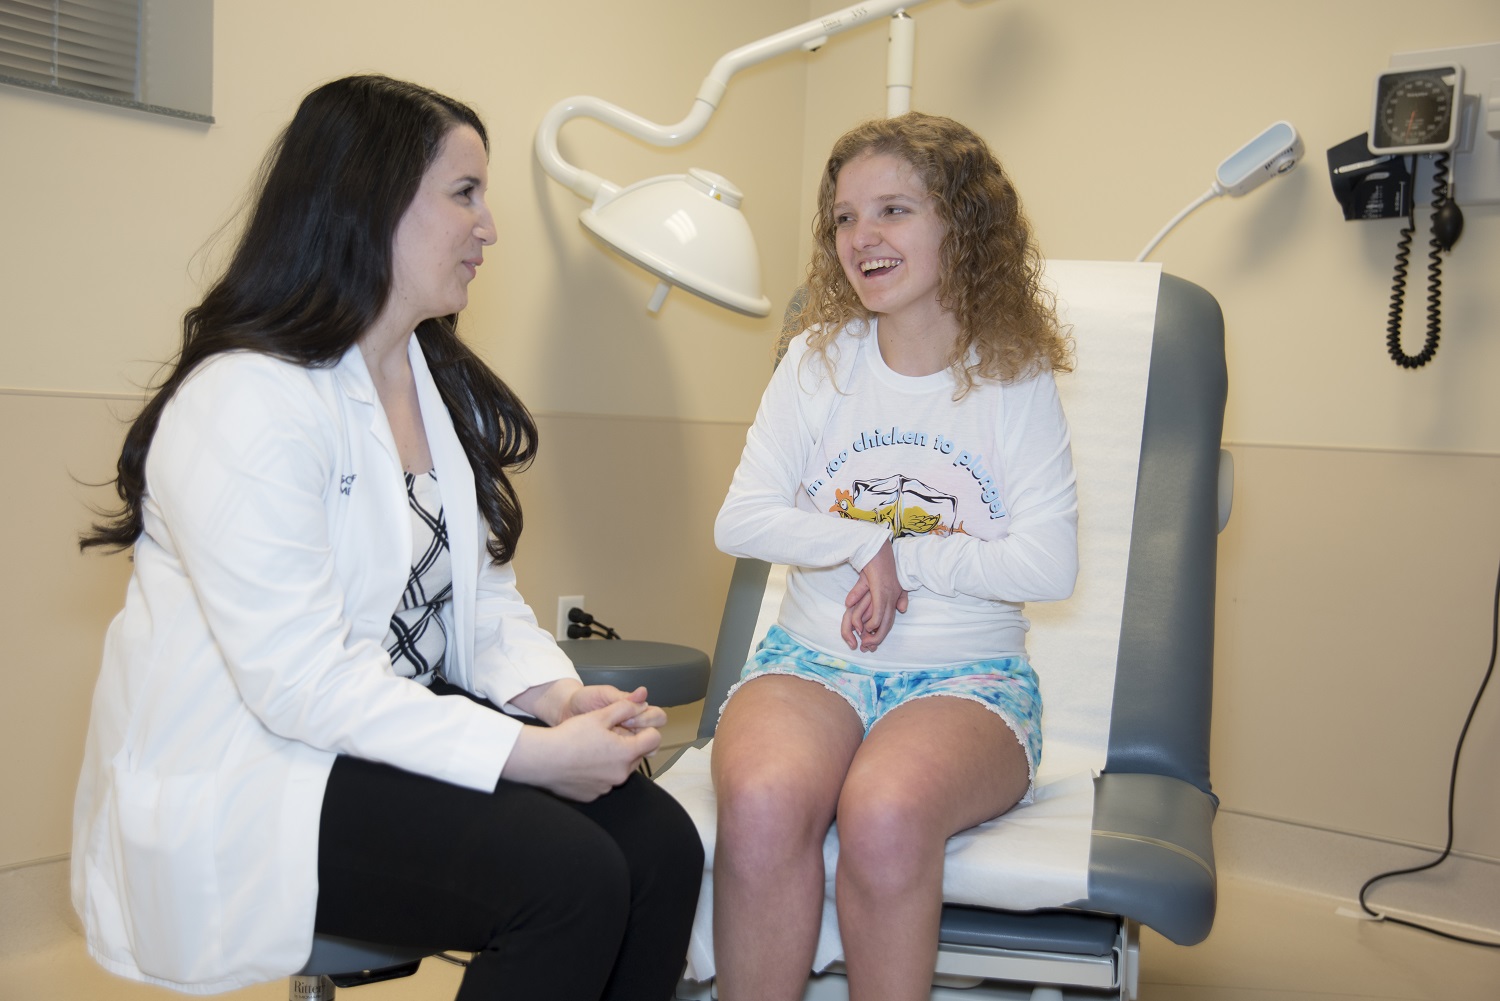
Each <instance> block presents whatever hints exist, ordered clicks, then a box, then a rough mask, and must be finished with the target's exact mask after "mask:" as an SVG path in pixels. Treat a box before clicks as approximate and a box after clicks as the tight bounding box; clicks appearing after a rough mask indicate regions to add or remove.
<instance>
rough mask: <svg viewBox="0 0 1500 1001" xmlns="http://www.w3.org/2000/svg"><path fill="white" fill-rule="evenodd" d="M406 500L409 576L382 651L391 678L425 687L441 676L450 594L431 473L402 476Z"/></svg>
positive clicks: (444, 535)
mask: <svg viewBox="0 0 1500 1001" xmlns="http://www.w3.org/2000/svg"><path fill="white" fill-rule="evenodd" d="M406 496H407V499H408V501H409V502H410V504H411V527H412V532H411V549H412V560H411V576H410V577H408V578H407V581H406V590H405V591H404V592H403V593H402V595H401V607H400V608H398V609H396V614H395V615H393V616H391V629H390V632H388V633H386V636H385V648H386V650H387V651H388V652H389V653H390V655H391V666H392V667H393V668H395V669H396V673H397V674H399V675H401V676H402V677H404V678H411V679H412V680H414V681H416V682H418V683H419V684H423V685H428V684H431V683H432V679H433V678H434V677H438V676H440V675H441V674H442V669H443V651H444V649H446V647H447V645H448V631H447V627H446V626H445V625H444V624H443V616H442V612H443V606H444V605H445V604H446V603H447V602H448V599H449V597H450V596H451V595H452V594H453V561H452V558H451V556H450V554H449V552H448V526H447V524H446V523H445V522H444V521H443V499H442V495H441V494H439V493H438V483H437V472H436V471H435V470H434V471H433V472H429V473H422V474H421V475H419V476H413V475H412V474H411V473H407V474H406Z"/></svg>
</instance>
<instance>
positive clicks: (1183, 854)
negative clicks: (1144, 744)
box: [1072, 772, 1218, 945]
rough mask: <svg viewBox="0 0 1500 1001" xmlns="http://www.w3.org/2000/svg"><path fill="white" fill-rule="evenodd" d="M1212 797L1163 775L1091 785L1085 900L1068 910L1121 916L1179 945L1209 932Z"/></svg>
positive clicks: (1106, 778)
mask: <svg viewBox="0 0 1500 1001" xmlns="http://www.w3.org/2000/svg"><path fill="white" fill-rule="evenodd" d="M1215 806H1216V804H1215V802H1214V798H1213V797H1212V796H1210V795H1208V794H1206V793H1204V792H1203V791H1202V790H1200V789H1198V788H1197V787H1196V786H1193V785H1192V784H1191V783H1188V782H1183V781H1182V780H1180V779H1174V778H1168V777H1166V776H1164V775H1141V774H1130V773H1123V772H1106V773H1105V774H1103V775H1100V776H1099V777H1098V778H1097V779H1095V780H1094V832H1093V840H1092V843H1091V845H1090V851H1089V895H1088V897H1087V898H1086V899H1084V900H1080V901H1075V902H1074V903H1073V905H1072V906H1074V907H1081V908H1085V909H1087V910H1093V911H1106V912H1110V913H1114V914H1122V915H1124V916H1125V917H1128V918H1131V919H1133V920H1135V921H1139V922H1140V923H1141V924H1143V925H1146V926H1147V927H1149V928H1153V929H1155V930H1156V931H1158V932H1160V933H1161V934H1162V935H1164V936H1166V937H1167V938H1169V939H1171V940H1172V941H1173V942H1176V943H1177V944H1178V945H1195V944H1197V943H1198V942H1201V941H1203V939H1204V938H1206V937H1207V936H1208V932H1209V929H1210V928H1212V927H1213V922H1214V910H1215V907H1216V905H1217V901H1218V891H1217V882H1216V876H1215V868H1214V846H1213V836H1212V826H1213V819H1214V812H1215Z"/></svg>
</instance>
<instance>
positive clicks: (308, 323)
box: [79, 76, 537, 563]
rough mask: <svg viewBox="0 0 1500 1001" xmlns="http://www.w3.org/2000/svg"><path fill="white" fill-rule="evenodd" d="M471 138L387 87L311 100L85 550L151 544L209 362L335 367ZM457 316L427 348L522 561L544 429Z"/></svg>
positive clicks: (490, 513) (455, 110)
mask: <svg viewBox="0 0 1500 1001" xmlns="http://www.w3.org/2000/svg"><path fill="white" fill-rule="evenodd" d="M462 126H467V127H468V128H471V129H473V130H474V131H475V132H477V133H478V134H479V137H480V139H481V140H482V141H483V142H484V146H485V149H486V150H488V149H489V138H488V136H487V134H486V132H485V129H484V123H483V122H481V121H480V120H479V116H478V115H476V114H475V113H474V111H473V110H472V109H470V108H468V107H467V106H465V105H463V104H460V103H459V102H457V101H455V100H453V99H451V98H448V97H444V96H443V95H442V94H438V93H436V92H434V91H431V90H428V89H426V88H425V87H419V86H417V85H415V84H411V83H405V82H403V81H400V80H392V79H390V78H388V77H383V76H354V77H346V78H344V79H342V80H335V81H334V82H332V83H328V84H325V85H323V86H322V87H319V88H318V89H317V90H314V91H313V92H312V93H311V94H308V95H307V97H305V98H304V99H303V100H302V104H301V106H300V107H298V109H297V114H296V115H295V116H294V117H293V118H292V121H291V124H289V125H288V126H287V127H286V129H285V130H284V131H283V132H282V133H281V136H280V137H279V138H278V139H277V140H276V142H275V143H274V144H273V145H272V147H271V149H270V151H269V152H268V153H267V154H266V158H265V161H264V163H263V164H262V166H261V172H260V179H259V183H258V193H257V195H256V197H255V198H254V200H253V204H252V207H251V209H250V212H249V217H248V219H247V221H246V224H245V231H244V234H243V235H242V236H241V237H240V240H239V243H238V245H237V247H236V248H235V251H234V254H233V256H232V258H231V259H230V262H229V266H228V267H227V268H226V269H225V270H224V273H223V275H222V276H221V277H220V278H219V279H218V281H216V282H215V283H214V285H213V287H212V288H210V289H209V291H208V294H207V295H206V296H205V297H204V299H203V301H202V302H201V303H200V304H199V305H197V306H195V307H194V308H192V309H190V310H188V311H187V313H186V315H185V316H184V317H183V321H182V348H181V350H180V351H179V352H178V355H177V358H176V361H175V362H174V363H173V364H172V365H170V366H168V368H167V370H166V377H165V378H164V379H163V380H162V381H161V382H160V383H159V384H158V385H157V386H156V388H155V391H154V392H153V393H152V395H151V397H150V399H149V400H147V402H146V405H145V407H144V408H143V409H142V410H141V412H140V414H138V415H137V416H136V418H135V421H134V422H133V423H132V424H131V426H130V430H129V432H127V434H126V436H125V445H124V448H123V449H122V450H121V452H120V460H119V462H118V463H117V464H116V478H115V492H116V493H117V494H118V495H119V497H120V500H121V502H122V506H121V508H120V509H119V510H118V511H116V512H106V513H105V518H106V520H104V521H101V522H100V523H98V524H95V525H94V526H93V527H92V530H91V531H89V532H87V533H85V534H84V535H82V536H81V538H80V540H79V545H80V547H81V548H87V547H90V546H101V547H105V548H109V549H113V550H120V549H128V548H129V547H131V546H132V545H134V544H135V541H136V540H137V539H138V538H139V537H140V534H141V531H142V528H143V522H142V517H141V503H142V500H143V497H144V495H145V488H146V475H145V474H146V455H147V453H148V452H149V451H150V449H151V440H152V438H153V437H154V436H155V434H156V427H157V423H158V422H159V421H160V419H161V414H162V410H163V409H164V408H165V406H166V405H167V402H168V401H169V400H171V398H172V395H173V394H174V393H176V391H177V389H178V388H179V387H180V386H181V385H182V383H183V382H184V381H185V380H186V379H187V377H188V376H189V375H190V374H191V373H192V372H193V371H194V369H196V368H197V367H198V366H199V365H201V364H202V363H203V362H204V361H205V360H207V359H209V358H211V357H213V356H214V355H217V354H222V353H224V352H226V351H255V352H259V353H261V354H266V355H271V356H274V357H276V358H281V359H283V360H285V361H290V362H295V363H297V364H299V365H305V366H309V367H313V366H330V365H333V364H335V363H337V362H338V361H339V359H340V358H342V357H343V356H344V354H345V352H347V351H348V350H349V348H350V347H352V346H353V345H354V344H355V342H356V341H358V340H359V338H360V336H361V335H362V334H363V333H364V332H365V331H366V330H367V329H368V328H369V327H370V325H371V324H372V323H373V322H374V320H375V317H376V316H377V314H379V312H380V310H381V308H382V307H383V306H384V305H385V302H386V299H387V298H388V297H389V294H390V290H391V275H392V247H393V242H394V238H395V232H396V224H397V223H398V222H399V221H400V219H401V216H402V215H403V214H404V213H405V211H406V209H407V207H408V206H409V205H410V204H411V202H412V199H413V198H414V197H415V196H416V192H417V188H418V186H419V185H420V183H421V181H422V176H423V174H425V173H426V172H427V168H428V167H429V166H431V164H432V162H433V161H434V160H435V159H436V158H437V155H438V151H439V149H440V147H441V146H442V142H443V139H444V138H445V137H446V136H447V134H448V133H449V132H450V131H452V130H453V129H454V128H458V127H462ZM456 322H457V317H456V316H444V317H438V318H436V319H430V320H425V321H423V322H422V323H421V324H419V325H418V327H417V330H416V335H417V339H418V341H419V342H420V343H421V345H422V350H423V353H424V355H425V356H426V358H427V361H428V365H429V367H430V368H431V370H432V377H433V380H434V381H435V382H436V383H437V387H438V391H439V392H440V394H441V395H442V398H443V402H444V403H445V404H447V407H448V412H449V414H450V415H451V417H452V419H453V426H454V429H455V430H456V431H457V433H458V438H459V441H460V442H461V443H462V444H463V448H464V452H465V453H466V454H467V455H468V459H469V464H470V466H472V467H473V469H474V479H475V487H476V489H477V493H478V498H479V509H480V513H481V514H483V515H484V518H485V520H486V521H487V522H488V523H489V527H490V532H491V538H490V541H489V545H488V549H489V553H490V555H491V556H492V557H493V558H494V559H495V560H496V561H497V562H502V563H503V562H506V561H507V560H509V559H511V558H512V557H513V556H514V555H515V549H516V543H517V541H518V540H519V538H520V535H521V506H520V502H519V500H518V499H517V497H516V492H515V489H514V488H513V487H512V486H511V483H510V480H509V478H508V477H507V475H506V473H507V471H508V470H517V469H523V468H525V466H526V465H527V464H528V463H530V462H531V460H532V458H533V457H534V456H535V454H536V441H537V434H536V424H535V423H534V422H533V421H532V419H531V414H530V413H528V412H527V410H526V407H525V406H524V405H523V404H522V403H521V401H520V400H519V399H518V398H517V397H516V395H515V394H514V393H512V392H511V391H510V389H509V388H508V387H507V386H506V385H505V384H504V383H503V382H501V381H500V379H499V378H498V377H497V376H496V375H495V374H494V373H493V372H492V371H490V369H489V368H488V366H486V365H485V364H484V363H483V362H482V361H480V360H479V358H478V357H477V356H476V355H475V354H474V352H473V351H471V350H470V349H469V348H468V347H467V346H466V345H464V344H463V342H461V341H460V340H459V339H458V337H457V335H456V333H455V327H456Z"/></svg>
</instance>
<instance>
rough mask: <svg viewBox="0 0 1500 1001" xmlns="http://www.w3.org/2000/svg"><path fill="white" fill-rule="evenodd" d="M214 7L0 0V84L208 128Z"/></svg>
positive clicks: (202, 3) (111, 0)
mask: <svg viewBox="0 0 1500 1001" xmlns="http://www.w3.org/2000/svg"><path fill="white" fill-rule="evenodd" d="M212 47H213V3H212V0H0V83H7V84H13V85H16V86H21V87H28V88H31V89H35V90H43V91H49V92H52V93H56V94H62V95H65V96H68V97H79V98H84V99H86V100H93V101H102V102H105V103H108V104H115V105H120V106H124V107H131V108H137V109H140V110H144V111H153V112H159V113H162V114H167V115H173V116H176V117H182V118H191V119H195V120H198V121H213V119H212V117H211V116H210V114H209V112H210V111H211V96H212Z"/></svg>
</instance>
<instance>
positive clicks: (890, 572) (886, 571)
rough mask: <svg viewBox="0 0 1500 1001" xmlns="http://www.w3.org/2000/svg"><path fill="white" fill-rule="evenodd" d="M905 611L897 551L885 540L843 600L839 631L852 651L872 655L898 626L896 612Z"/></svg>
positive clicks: (904, 597) (904, 595)
mask: <svg viewBox="0 0 1500 1001" xmlns="http://www.w3.org/2000/svg"><path fill="white" fill-rule="evenodd" d="M905 611H906V591H905V590H904V589H903V588H902V587H901V582H900V580H899V579H898V577H897V575H896V552H895V549H894V548H893V547H892V546H891V543H890V540H886V543H885V545H883V546H881V547H880V552H878V553H876V554H875V558H874V559H872V560H870V562H869V563H866V564H865V566H864V569H863V570H861V571H860V572H859V580H857V581H855V582H854V586H853V587H852V588H850V589H849V594H848V596H847V597H846V598H844V619H843V622H842V623H841V625H840V627H839V631H840V632H841V633H842V634H843V637H844V642H845V643H847V644H849V649H850V650H859V651H861V652H863V653H873V652H874V651H875V649H876V648H877V647H879V646H880V644H881V641H883V640H884V639H885V638H886V636H888V635H889V634H890V631H891V627H892V626H894V625H895V624H896V613H898V612H905Z"/></svg>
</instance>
